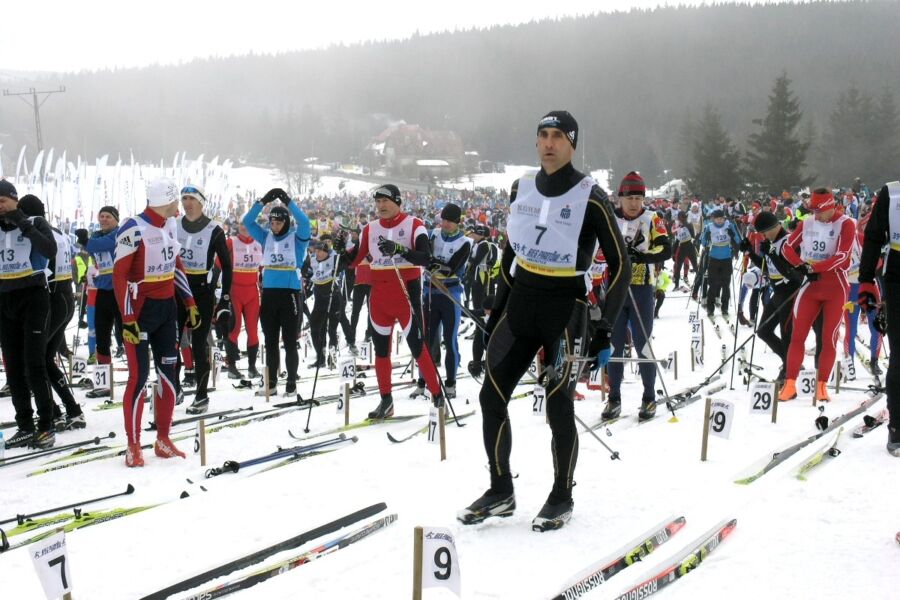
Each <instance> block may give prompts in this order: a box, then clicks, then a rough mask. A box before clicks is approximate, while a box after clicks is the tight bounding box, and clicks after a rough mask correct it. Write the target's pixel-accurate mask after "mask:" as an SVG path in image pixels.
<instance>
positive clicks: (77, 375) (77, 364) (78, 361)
mask: <svg viewBox="0 0 900 600" xmlns="http://www.w3.org/2000/svg"><path fill="white" fill-rule="evenodd" d="M87 376H88V364H87V361H86V360H84V359H83V358H73V359H72V380H73V381H75V380H77V379H83V378H84V377H87Z"/></svg>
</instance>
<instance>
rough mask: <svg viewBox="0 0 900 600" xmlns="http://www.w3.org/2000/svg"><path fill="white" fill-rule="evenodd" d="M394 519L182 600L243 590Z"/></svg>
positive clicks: (205, 599) (205, 598) (202, 599)
mask: <svg viewBox="0 0 900 600" xmlns="http://www.w3.org/2000/svg"><path fill="white" fill-rule="evenodd" d="M396 520H397V515H396V514H393V515H388V516H386V517H382V518H380V519H376V520H375V521H372V522H371V523H369V524H368V525H365V526H364V527H361V528H359V529H357V530H355V531H351V532H350V533H348V534H346V535H342V536H340V537H337V538H335V539H333V540H331V541H328V542H325V543H324V544H322V545H320V546H317V547H315V548H313V549H311V550H307V551H306V552H303V553H302V554H299V555H297V556H294V557H292V558H288V559H286V560H283V561H281V562H277V563H274V564H272V565H268V566H266V567H264V568H262V569H259V570H258V571H255V572H253V573H250V574H249V575H245V576H244V577H241V578H239V579H235V580H233V581H229V582H227V583H223V584H221V585H217V586H216V587H213V588H209V589H207V590H204V591H202V592H198V593H196V594H192V595H190V596H186V597H185V598H184V599H183V600H212V599H213V598H221V597H222V596H227V595H228V594H231V593H233V592H237V591H240V590H246V589H247V588H250V587H253V586H254V585H256V584H257V583H262V582H263V581H266V580H267V579H271V578H272V577H275V576H277V575H281V574H282V573H286V572H287V571H290V570H291V569H296V568H297V567H299V566H301V565H305V564H306V563H309V562H312V561H314V560H316V559H317V558H322V557H323V556H327V555H329V554H331V553H333V552H337V551H338V550H340V549H341V548H346V547H347V546H349V545H350V544H352V543H354V542H358V541H359V540H361V539H363V538H365V537H368V536H369V535H371V534H373V533H375V532H376V531H379V530H380V529H383V528H385V527H387V526H388V525H390V524H391V523H394V522H395V521H396Z"/></svg>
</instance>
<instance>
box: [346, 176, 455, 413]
mask: <svg viewBox="0 0 900 600" xmlns="http://www.w3.org/2000/svg"><path fill="white" fill-rule="evenodd" d="M372 197H373V198H374V199H375V209H376V211H377V213H378V217H379V218H378V219H377V220H375V221H372V222H370V223H367V224H366V226H365V227H363V230H362V234H361V235H360V236H359V244H358V245H357V246H356V247H355V248H353V249H352V250H350V251H348V255H349V256H350V258H351V260H352V262H351V264H350V267H351V268H356V267H357V266H358V265H359V264H360V263H361V262H362V261H363V259H365V258H366V256H369V257H371V258H370V259H369V264H370V268H371V271H372V293H371V296H370V297H369V321H370V322H371V324H372V345H373V346H374V347H375V375H376V377H377V379H378V390H379V392H380V393H381V402H380V403H379V405H378V408H376V409H375V410H374V411H372V412H370V413H369V418H370V419H384V418H386V417H390V416H391V415H393V414H394V400H393V397H392V396H391V356H390V354H391V333H392V332H393V329H394V322H395V321H396V322H398V323H400V327H402V328H403V332H404V334H405V336H406V343H407V345H408V346H409V350H410V352H411V353H412V355H413V357H414V358H415V359H416V363H418V365H419V372H420V373H421V376H422V377H423V378H424V379H425V385H426V387H427V388H428V391H430V392H431V394H432V397H433V398H434V402H435V405H437V406H440V403H441V402H442V401H443V396H442V394H441V387H440V383H439V381H438V377H437V371H436V370H435V368H434V362H433V361H432V359H431V355H430V354H429V353H428V350H427V348H425V344H423V343H422V329H421V326H422V300H421V298H422V282H421V277H422V267H427V266H428V265H429V263H430V262H431V250H430V244H429V242H428V230H427V229H426V228H425V224H424V223H423V222H422V221H421V220H420V219H417V218H415V217H413V216H410V215H407V214H406V213H404V212H403V211H402V210H401V209H400V201H401V197H400V190H399V189H398V188H397V186H395V185H392V184H387V185H383V186H381V187H379V188H378V189H377V190H375V192H374V193H373V194H372ZM398 271H399V276H398ZM401 279H402V280H403V284H402V285H403V286H404V287H405V288H406V291H404V289H403V287H401V282H400V280H401ZM407 294H408V295H409V299H410V302H411V303H412V307H413V311H414V314H410V302H407V299H406V296H407ZM412 319H416V323H413V322H412Z"/></svg>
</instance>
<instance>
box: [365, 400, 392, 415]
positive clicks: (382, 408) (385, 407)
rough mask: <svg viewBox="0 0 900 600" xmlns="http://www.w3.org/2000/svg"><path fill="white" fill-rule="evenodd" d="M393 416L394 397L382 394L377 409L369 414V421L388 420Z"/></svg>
mask: <svg viewBox="0 0 900 600" xmlns="http://www.w3.org/2000/svg"><path fill="white" fill-rule="evenodd" d="M393 416H394V397H393V396H391V395H390V394H382V395H381V402H379V403H378V407H377V408H376V409H375V410H373V411H372V412H370V413H369V418H370V419H388V418H390V417H393Z"/></svg>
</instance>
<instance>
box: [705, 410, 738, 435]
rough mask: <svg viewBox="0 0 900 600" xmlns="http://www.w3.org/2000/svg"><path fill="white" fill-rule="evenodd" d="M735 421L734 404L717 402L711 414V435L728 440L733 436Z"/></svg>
mask: <svg viewBox="0 0 900 600" xmlns="http://www.w3.org/2000/svg"><path fill="white" fill-rule="evenodd" d="M733 421H734V404H733V403H731V402H728V401H727V400H716V401H714V402H713V403H712V406H711V409H710V412H709V433H710V435H715V436H718V437H720V438H725V439H726V440H727V439H728V438H729V437H730V436H731V423H732V422H733Z"/></svg>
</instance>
